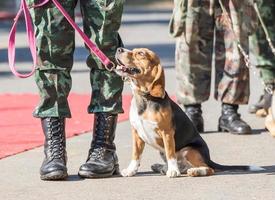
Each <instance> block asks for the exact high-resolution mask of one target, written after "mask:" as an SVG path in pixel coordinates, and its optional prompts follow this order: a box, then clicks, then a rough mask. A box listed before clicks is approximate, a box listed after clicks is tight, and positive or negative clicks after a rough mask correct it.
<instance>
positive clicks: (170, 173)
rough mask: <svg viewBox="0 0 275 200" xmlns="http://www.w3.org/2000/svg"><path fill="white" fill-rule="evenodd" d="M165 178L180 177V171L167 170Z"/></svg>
mask: <svg viewBox="0 0 275 200" xmlns="http://www.w3.org/2000/svg"><path fill="white" fill-rule="evenodd" d="M166 176H167V177H169V178H175V177H178V176H180V171H179V170H178V169H171V170H169V169H168V170H167V172H166Z"/></svg>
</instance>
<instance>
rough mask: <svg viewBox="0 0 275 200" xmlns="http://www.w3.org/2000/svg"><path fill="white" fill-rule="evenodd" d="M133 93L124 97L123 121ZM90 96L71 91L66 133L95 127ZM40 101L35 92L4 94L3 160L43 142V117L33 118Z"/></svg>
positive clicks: (0, 100) (0, 120)
mask: <svg viewBox="0 0 275 200" xmlns="http://www.w3.org/2000/svg"><path fill="white" fill-rule="evenodd" d="M130 100H131V96H130V95H126V96H123V108H124V111H125V113H124V114H121V115H119V121H125V120H127V119H128V113H129V107H130ZM89 101H90V95H80V94H71V95H70V97H69V102H70V108H71V112H72V118H71V119H68V120H67V124H66V127H67V128H66V130H67V132H66V135H67V137H72V136H74V135H78V134H81V133H84V132H87V131H90V130H91V128H92V122H93V119H92V116H93V115H89V114H87V106H88V104H89ZM37 103H38V96H37V95H33V94H22V95H18V94H3V95H0V159H1V158H4V157H7V156H10V155H14V154H17V153H20V152H23V151H26V150H29V149H32V148H34V147H38V146H41V145H42V144H43V133H42V132H41V126H40V120H39V119H36V118H34V117H32V111H33V109H34V107H35V106H36V105H37Z"/></svg>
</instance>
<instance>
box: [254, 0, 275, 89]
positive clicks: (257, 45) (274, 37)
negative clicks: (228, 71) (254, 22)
mask: <svg viewBox="0 0 275 200" xmlns="http://www.w3.org/2000/svg"><path fill="white" fill-rule="evenodd" d="M257 3H258V8H259V11H260V14H261V17H262V19H263V21H264V23H265V26H266V28H267V30H268V34H269V36H270V39H271V41H272V43H273V45H275V24H274V20H275V2H274V0H264V1H263V0H258V1H257ZM251 43H252V46H253V47H254V48H252V49H253V50H254V54H255V56H256V60H257V67H258V68H259V69H260V77H261V79H262V80H263V82H264V83H265V84H275V56H274V55H273V53H272V51H271V48H270V47H269V45H268V41H267V39H266V36H265V33H264V31H263V29H262V27H261V26H259V28H258V30H257V32H256V33H255V34H254V35H253V36H252V37H251Z"/></svg>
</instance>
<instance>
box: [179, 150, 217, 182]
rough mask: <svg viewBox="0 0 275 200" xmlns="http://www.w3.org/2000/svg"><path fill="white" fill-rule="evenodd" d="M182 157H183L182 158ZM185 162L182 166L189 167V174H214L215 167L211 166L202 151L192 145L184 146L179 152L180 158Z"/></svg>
mask: <svg viewBox="0 0 275 200" xmlns="http://www.w3.org/2000/svg"><path fill="white" fill-rule="evenodd" d="M180 157H181V158H180ZM180 159H181V160H182V162H184V163H183V164H182V166H181V167H180V168H184V167H185V168H188V169H187V171H186V173H187V175H188V176H193V177H195V176H210V175H213V174H214V169H212V168H211V167H209V166H208V165H207V164H206V163H205V161H204V159H203V157H202V155H201V154H200V152H199V151H198V150H196V149H194V148H192V147H188V148H184V149H182V150H181V151H180V152H179V153H178V160H180Z"/></svg>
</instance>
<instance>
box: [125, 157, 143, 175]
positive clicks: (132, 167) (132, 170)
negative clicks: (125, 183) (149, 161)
mask: <svg viewBox="0 0 275 200" xmlns="http://www.w3.org/2000/svg"><path fill="white" fill-rule="evenodd" d="M139 165H140V160H131V162H130V164H129V166H128V167H127V168H126V169H123V170H122V171H121V175H122V176H124V177H129V176H134V175H136V173H137V172H138V168H139Z"/></svg>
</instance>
